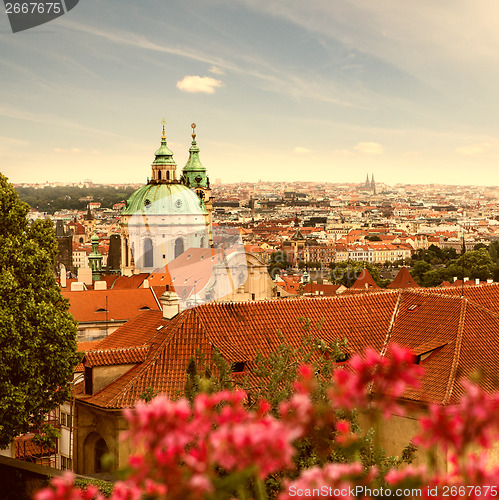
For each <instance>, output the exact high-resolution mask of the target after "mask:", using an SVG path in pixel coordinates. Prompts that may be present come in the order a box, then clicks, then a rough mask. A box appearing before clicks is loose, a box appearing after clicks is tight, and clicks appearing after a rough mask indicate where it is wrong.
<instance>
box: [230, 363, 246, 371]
mask: <svg viewBox="0 0 499 500" xmlns="http://www.w3.org/2000/svg"><path fill="white" fill-rule="evenodd" d="M245 367H246V362H245V361H236V362H235V363H232V373H243V372H244V368H245Z"/></svg>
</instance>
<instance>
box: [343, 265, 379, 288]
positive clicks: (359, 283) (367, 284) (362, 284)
mask: <svg viewBox="0 0 499 500" xmlns="http://www.w3.org/2000/svg"><path fill="white" fill-rule="evenodd" d="M350 288H351V289H352V288H353V289H354V290H355V289H357V288H358V289H362V290H368V289H370V288H381V287H380V286H378V284H377V283H376V282H375V281H374V279H373V277H372V276H371V274H370V273H369V271H368V270H367V269H364V270H363V271H362V273H361V274H360V276H359V277H358V278H357V280H356V281H355V283H354V284H353V285H352V286H351V287H350Z"/></svg>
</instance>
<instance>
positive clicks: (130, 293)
mask: <svg viewBox="0 0 499 500" xmlns="http://www.w3.org/2000/svg"><path fill="white" fill-rule="evenodd" d="M61 293H62V295H63V296H64V297H65V298H66V299H69V312H70V313H71V314H72V315H73V316H74V318H75V319H76V321H78V322H79V323H93V322H102V321H113V320H114V321H124V320H128V319H131V318H134V317H135V316H137V314H139V313H141V312H142V311H143V310H149V309H152V310H159V309H160V307H159V304H158V303H157V302H156V299H155V297H154V294H153V293H152V291H151V290H150V289H148V288H137V289H135V290H114V289H113V290H84V291H80V292H71V291H69V290H64V289H63V290H62V292H61ZM106 311H107V312H106Z"/></svg>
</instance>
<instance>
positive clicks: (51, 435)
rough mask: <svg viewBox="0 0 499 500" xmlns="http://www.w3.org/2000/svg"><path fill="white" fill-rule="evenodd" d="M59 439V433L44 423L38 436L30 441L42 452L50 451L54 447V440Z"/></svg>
mask: <svg viewBox="0 0 499 500" xmlns="http://www.w3.org/2000/svg"><path fill="white" fill-rule="evenodd" d="M60 437H61V432H60V431H59V429H56V428H55V427H53V426H52V425H50V424H47V423H44V424H43V425H42V426H41V428H40V429H38V434H36V435H35V436H33V438H32V441H33V443H34V444H36V445H37V446H39V447H40V448H41V449H42V450H44V451H46V450H50V449H51V448H53V447H54V443H55V440H56V439H58V438H60Z"/></svg>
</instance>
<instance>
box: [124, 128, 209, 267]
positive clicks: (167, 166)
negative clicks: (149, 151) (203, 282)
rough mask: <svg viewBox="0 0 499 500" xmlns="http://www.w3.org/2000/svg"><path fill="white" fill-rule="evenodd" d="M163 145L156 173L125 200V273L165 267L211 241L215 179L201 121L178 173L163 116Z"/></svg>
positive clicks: (160, 149) (155, 161)
mask: <svg viewBox="0 0 499 500" xmlns="http://www.w3.org/2000/svg"><path fill="white" fill-rule="evenodd" d="M162 123H163V133H162V135H161V145H160V147H159V149H158V150H157V151H156V152H155V153H154V156H155V158H154V161H153V162H152V165H151V167H152V176H151V178H150V179H148V180H147V184H146V185H144V186H142V187H141V188H139V189H137V191H135V192H134V193H133V194H132V195H131V196H130V198H129V199H128V200H127V201H126V204H125V208H124V210H123V212H122V216H121V256H122V257H121V274H122V275H125V276H130V275H132V274H134V273H137V272H149V273H150V272H152V271H154V270H156V269H159V268H163V267H165V266H167V265H168V263H169V262H171V261H173V260H174V259H176V258H177V257H179V256H180V255H181V254H182V253H183V252H184V251H185V250H186V249H188V248H209V247H210V244H211V242H212V232H211V222H212V210H213V206H212V196H211V189H210V180H209V178H208V176H207V173H206V169H205V168H204V167H203V165H202V163H201V161H200V159H199V148H198V146H197V143H196V133H195V129H196V124H194V123H193V124H192V125H191V127H192V143H191V147H190V148H189V159H188V160H187V163H186V164H185V166H184V168H183V169H182V174H181V176H180V178H177V164H176V163H175V160H174V159H173V152H172V151H171V150H170V149H169V148H168V146H167V142H166V135H165V121H164V120H163V122H162Z"/></svg>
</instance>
